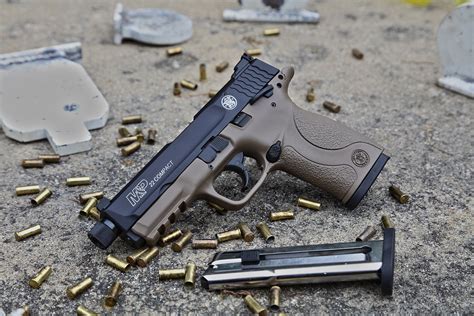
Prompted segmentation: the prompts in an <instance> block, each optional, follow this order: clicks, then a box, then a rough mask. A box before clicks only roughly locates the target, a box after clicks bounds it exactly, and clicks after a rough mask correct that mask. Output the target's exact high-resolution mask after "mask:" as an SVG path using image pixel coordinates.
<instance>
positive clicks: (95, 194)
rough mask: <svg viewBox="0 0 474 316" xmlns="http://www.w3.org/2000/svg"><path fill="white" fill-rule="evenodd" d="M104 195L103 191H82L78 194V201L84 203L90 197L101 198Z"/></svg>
mask: <svg viewBox="0 0 474 316" xmlns="http://www.w3.org/2000/svg"><path fill="white" fill-rule="evenodd" d="M103 197H104V192H102V191H100V192H92V193H84V194H81V195H79V202H80V203H81V204H82V205H84V204H86V203H87V201H89V199H91V198H95V199H97V200H100V199H101V198H103Z"/></svg>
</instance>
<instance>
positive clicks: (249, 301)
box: [244, 294, 267, 316]
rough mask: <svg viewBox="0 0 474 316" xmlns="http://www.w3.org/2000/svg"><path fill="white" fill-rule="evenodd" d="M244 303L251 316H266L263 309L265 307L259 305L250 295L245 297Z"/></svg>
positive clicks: (265, 311)
mask: <svg viewBox="0 0 474 316" xmlns="http://www.w3.org/2000/svg"><path fill="white" fill-rule="evenodd" d="M244 301H245V304H246V305H247V307H248V308H249V310H250V311H251V312H252V313H253V314H257V315H260V316H263V315H267V310H266V309H265V307H263V306H262V305H260V303H259V302H257V301H256V300H255V299H254V298H253V296H252V295H250V294H249V295H247V296H245V297H244Z"/></svg>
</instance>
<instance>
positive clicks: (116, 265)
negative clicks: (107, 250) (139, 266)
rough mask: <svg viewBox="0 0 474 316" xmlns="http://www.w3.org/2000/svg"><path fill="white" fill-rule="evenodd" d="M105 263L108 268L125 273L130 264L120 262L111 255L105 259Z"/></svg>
mask: <svg viewBox="0 0 474 316" xmlns="http://www.w3.org/2000/svg"><path fill="white" fill-rule="evenodd" d="M105 263H107V264H108V265H109V266H111V267H113V268H115V269H118V270H120V271H122V272H127V270H128V269H129V268H130V263H128V262H126V261H123V260H120V259H119V258H117V257H115V256H113V255H108V256H107V257H106V258H105Z"/></svg>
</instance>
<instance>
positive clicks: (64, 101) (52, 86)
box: [0, 43, 109, 155]
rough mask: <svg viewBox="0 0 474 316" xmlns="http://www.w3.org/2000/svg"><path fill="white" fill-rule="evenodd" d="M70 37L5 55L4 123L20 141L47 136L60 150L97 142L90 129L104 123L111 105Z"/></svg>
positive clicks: (1, 78)
mask: <svg viewBox="0 0 474 316" xmlns="http://www.w3.org/2000/svg"><path fill="white" fill-rule="evenodd" d="M81 57H82V53H81V44H80V43H70V44H63V45H57V46H52V47H45V48H39V49H34V50H28V51H22V52H16V53H11V54H4V55H0V125H1V126H2V128H3V131H4V132H5V134H6V135H7V136H8V137H10V138H13V139H15V140H17V141H20V142H31V141H35V140H40V139H44V138H47V139H48V140H49V142H50V144H51V146H52V147H53V149H54V151H55V152H56V153H57V154H59V155H69V154H74V153H78V152H82V151H87V150H90V149H91V148H92V144H91V134H90V133H89V130H91V129H97V128H101V127H103V126H104V125H105V124H106V122H107V118H108V114H109V105H108V103H107V101H106V100H105V98H104V97H103V96H102V94H101V93H100V91H99V90H98V89H97V87H96V85H95V84H94V82H93V81H92V79H91V78H90V77H89V75H88V74H87V72H86V71H85V69H84V68H83V67H82V65H81V64H79V63H78V62H76V61H79V60H80V59H81Z"/></svg>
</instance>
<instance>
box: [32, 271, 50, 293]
mask: <svg viewBox="0 0 474 316" xmlns="http://www.w3.org/2000/svg"><path fill="white" fill-rule="evenodd" d="M51 272H53V269H51V267H50V266H46V267H44V268H43V269H41V270H40V272H38V274H37V275H35V276H34V277H33V278H32V279H30V281H29V282H28V284H29V285H30V286H31V287H32V288H34V289H39V288H40V286H41V284H43V282H44V281H46V280H47V279H48V277H49V276H50V275H51Z"/></svg>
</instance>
